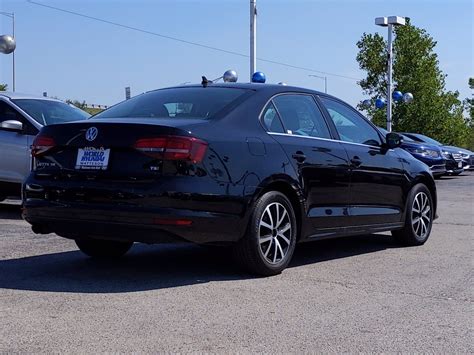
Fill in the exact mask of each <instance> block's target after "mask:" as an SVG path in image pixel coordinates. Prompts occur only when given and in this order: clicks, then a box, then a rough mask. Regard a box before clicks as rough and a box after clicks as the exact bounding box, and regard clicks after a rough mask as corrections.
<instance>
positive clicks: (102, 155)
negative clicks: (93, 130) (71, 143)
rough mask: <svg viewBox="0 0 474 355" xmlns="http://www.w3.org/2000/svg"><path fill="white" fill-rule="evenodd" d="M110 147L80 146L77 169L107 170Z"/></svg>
mask: <svg viewBox="0 0 474 355" xmlns="http://www.w3.org/2000/svg"><path fill="white" fill-rule="evenodd" d="M109 155H110V149H104V148H83V149H82V148H79V149H78V151H77V160H76V169H88V170H106V169H107V166H108V164H109Z"/></svg>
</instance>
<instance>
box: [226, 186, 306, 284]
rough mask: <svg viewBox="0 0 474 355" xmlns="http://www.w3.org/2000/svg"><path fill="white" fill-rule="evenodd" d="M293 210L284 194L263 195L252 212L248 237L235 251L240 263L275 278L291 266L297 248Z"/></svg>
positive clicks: (252, 271) (271, 192)
mask: <svg viewBox="0 0 474 355" xmlns="http://www.w3.org/2000/svg"><path fill="white" fill-rule="evenodd" d="M296 235H297V224H296V217H295V213H294V211H293V207H292V205H291V203H290V201H289V200H288V198H287V197H286V196H285V195H283V194H282V193H280V192H276V191H270V192H267V193H265V194H264V195H263V196H261V197H260V198H259V199H258V200H257V202H256V204H255V207H254V209H253V211H252V215H251V217H250V221H249V225H248V228H247V234H246V235H245V237H244V238H242V240H240V241H239V243H238V244H237V245H236V246H235V248H234V254H235V256H236V257H237V259H238V261H239V262H240V263H241V264H242V265H243V266H244V267H245V268H246V269H247V270H248V271H250V272H251V273H254V274H258V275H262V276H271V275H276V274H279V273H281V272H282V271H283V270H284V269H285V268H286V267H287V266H288V264H289V262H290V260H291V257H292V256H293V252H294V250H295V245H296Z"/></svg>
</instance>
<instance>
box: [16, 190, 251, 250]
mask: <svg viewBox="0 0 474 355" xmlns="http://www.w3.org/2000/svg"><path fill="white" fill-rule="evenodd" d="M23 218H24V219H25V220H26V221H27V222H28V223H30V224H31V225H32V226H33V230H34V231H36V232H38V233H56V234H58V235H60V236H62V237H65V238H70V239H78V238H86V237H87V238H99V239H113V240H120V241H132V242H142V243H149V244H153V243H166V242H177V241H184V242H192V243H197V244H206V243H218V242H235V241H237V240H238V239H239V238H240V237H241V236H242V233H243V232H242V229H241V225H242V221H241V218H240V217H238V216H235V215H229V214H223V213H213V212H203V211H191V210H185V209H173V208H157V209H154V210H140V209H125V208H120V207H117V206H111V205H109V206H105V205H104V206H100V207H99V206H95V207H92V206H88V205H81V204H64V203H54V202H48V201H42V200H34V199H26V200H25V201H24V208H23Z"/></svg>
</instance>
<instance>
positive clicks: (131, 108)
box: [95, 87, 250, 118]
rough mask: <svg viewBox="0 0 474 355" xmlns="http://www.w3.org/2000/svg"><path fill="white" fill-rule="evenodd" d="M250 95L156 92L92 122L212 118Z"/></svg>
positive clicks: (219, 91) (228, 90) (178, 90)
mask: <svg viewBox="0 0 474 355" xmlns="http://www.w3.org/2000/svg"><path fill="white" fill-rule="evenodd" d="M249 92H250V90H245V89H238V88H219V87H214V88H213V87H206V88H203V87H189V88H174V89H163V90H157V91H152V92H148V93H145V94H143V95H139V96H136V97H134V98H132V99H130V100H126V101H123V102H121V103H119V104H117V105H115V106H113V107H111V108H109V109H108V110H105V111H103V112H101V113H99V114H97V115H96V116H95V118H120V117H137V118H138V117H149V118H212V117H215V116H216V115H217V114H218V113H219V112H221V111H223V110H224V109H226V108H229V107H230V106H233V104H235V103H236V102H238V101H239V99H240V98H243V96H244V95H245V94H246V93H249Z"/></svg>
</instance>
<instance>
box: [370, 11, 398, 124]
mask: <svg viewBox="0 0 474 355" xmlns="http://www.w3.org/2000/svg"><path fill="white" fill-rule="evenodd" d="M375 24H376V25H377V26H382V27H388V44H387V62H388V63H387V64H388V65H387V67H388V69H387V82H388V84H387V131H389V132H391V131H392V66H393V59H392V53H393V45H392V36H393V26H404V25H405V17H400V16H389V17H377V18H376V19H375Z"/></svg>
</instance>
